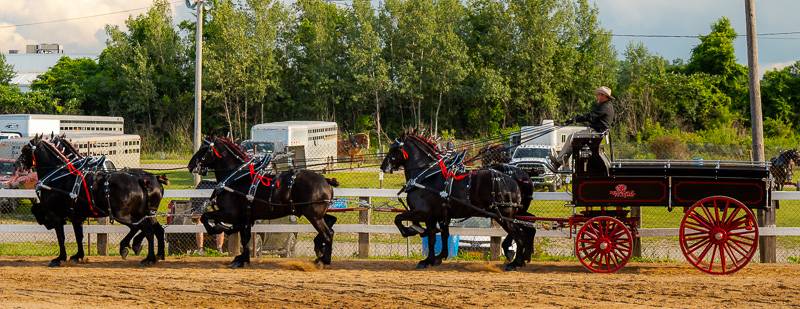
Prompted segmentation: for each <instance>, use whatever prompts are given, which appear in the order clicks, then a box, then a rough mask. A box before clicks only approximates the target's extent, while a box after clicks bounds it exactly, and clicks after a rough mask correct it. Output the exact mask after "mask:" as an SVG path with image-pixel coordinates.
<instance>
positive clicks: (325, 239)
mask: <svg viewBox="0 0 800 309" xmlns="http://www.w3.org/2000/svg"><path fill="white" fill-rule="evenodd" d="M331 217H333V216H331ZM306 218H307V219H308V221H309V222H310V223H311V225H312V226H313V227H314V229H315V230H317V237H315V238H314V253H316V255H317V258H316V259H315V260H314V264H317V266H323V265H325V262H326V261H325V260H324V258H325V252H327V251H328V250H327V248H326V244H331V243H333V230H332V229H330V228H329V227H328V225H327V224H326V223H325V220H324V217H311V218H309V217H308V216H306ZM327 262H328V264H330V260H328V261H327Z"/></svg>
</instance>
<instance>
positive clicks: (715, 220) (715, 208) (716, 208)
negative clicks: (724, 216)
mask: <svg viewBox="0 0 800 309" xmlns="http://www.w3.org/2000/svg"><path fill="white" fill-rule="evenodd" d="M719 222H722V221H721V220H720V218H719V206H717V200H714V223H719Z"/></svg>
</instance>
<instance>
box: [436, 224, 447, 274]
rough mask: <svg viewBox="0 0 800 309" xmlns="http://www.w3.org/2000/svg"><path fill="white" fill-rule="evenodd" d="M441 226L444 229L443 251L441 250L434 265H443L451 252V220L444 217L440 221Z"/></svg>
mask: <svg viewBox="0 0 800 309" xmlns="http://www.w3.org/2000/svg"><path fill="white" fill-rule="evenodd" d="M439 228H440V229H441V230H442V252H439V255H438V256H437V257H436V259H435V260H434V261H433V266H438V265H441V264H442V261H443V260H446V259H447V257H448V256H449V253H450V248H449V247H450V246H449V242H448V240H449V239H450V220H449V219H444V220H441V221H439ZM434 235H436V233H434Z"/></svg>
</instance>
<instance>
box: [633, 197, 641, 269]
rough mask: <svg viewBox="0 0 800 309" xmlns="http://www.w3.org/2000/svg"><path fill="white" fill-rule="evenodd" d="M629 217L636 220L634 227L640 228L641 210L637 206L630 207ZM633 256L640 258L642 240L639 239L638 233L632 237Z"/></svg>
mask: <svg viewBox="0 0 800 309" xmlns="http://www.w3.org/2000/svg"><path fill="white" fill-rule="evenodd" d="M631 217H634V218H637V219H636V227H637V228H639V229H641V228H642V208H641V207H639V206H633V207H631ZM633 256H635V257H642V238H641V237H639V232H636V234H635V235H633Z"/></svg>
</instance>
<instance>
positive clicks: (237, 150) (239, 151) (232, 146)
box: [217, 137, 250, 160]
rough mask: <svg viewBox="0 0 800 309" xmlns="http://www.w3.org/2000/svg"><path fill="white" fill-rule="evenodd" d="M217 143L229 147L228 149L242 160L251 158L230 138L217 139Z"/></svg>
mask: <svg viewBox="0 0 800 309" xmlns="http://www.w3.org/2000/svg"><path fill="white" fill-rule="evenodd" d="M217 141H218V142H221V143H223V144H225V146H227V147H228V149H230V150H231V151H233V152H234V153H236V155H237V156H239V157H241V158H242V159H245V160H246V159H249V158H250V156H249V155H247V152H245V151H244V150H243V149H242V147H240V146H239V144H237V143H236V142H234V141H233V139H231V138H229V137H217Z"/></svg>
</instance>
